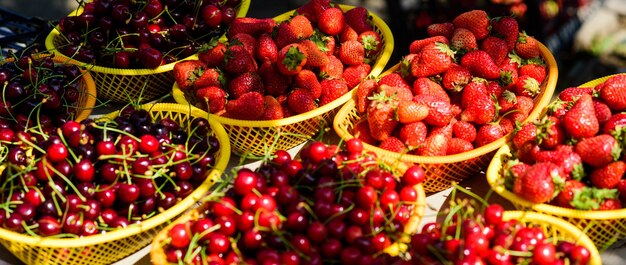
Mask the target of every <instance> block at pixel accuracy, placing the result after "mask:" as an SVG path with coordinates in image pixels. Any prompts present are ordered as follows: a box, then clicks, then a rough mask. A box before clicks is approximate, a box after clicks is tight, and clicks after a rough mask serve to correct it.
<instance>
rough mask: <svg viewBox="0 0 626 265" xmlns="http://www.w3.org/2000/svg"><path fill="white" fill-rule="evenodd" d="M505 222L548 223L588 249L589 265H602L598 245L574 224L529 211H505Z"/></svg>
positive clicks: (503, 217)
mask: <svg viewBox="0 0 626 265" xmlns="http://www.w3.org/2000/svg"><path fill="white" fill-rule="evenodd" d="M502 219H503V220H505V221H506V220H520V221H522V220H523V221H530V222H535V223H547V224H549V225H550V226H554V227H555V228H556V229H558V230H559V231H564V232H565V234H566V235H567V236H568V238H569V237H571V238H569V239H571V240H575V242H576V243H577V244H580V245H582V246H584V247H586V248H587V249H588V250H589V252H590V254H591V259H590V260H589V265H600V264H602V259H601V257H600V253H599V251H598V248H596V245H595V244H594V243H593V241H592V240H591V238H589V236H587V235H586V234H585V233H584V232H583V231H581V230H580V229H578V227H576V226H574V225H573V224H570V223H568V222H567V221H565V220H563V219H561V218H558V217H554V216H550V215H547V214H542V213H537V212H529V211H505V212H504V214H503V216H502Z"/></svg>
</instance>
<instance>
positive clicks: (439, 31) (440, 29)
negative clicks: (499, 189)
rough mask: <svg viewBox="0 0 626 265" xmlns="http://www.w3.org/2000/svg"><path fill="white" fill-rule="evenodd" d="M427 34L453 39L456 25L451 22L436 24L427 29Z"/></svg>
mask: <svg viewBox="0 0 626 265" xmlns="http://www.w3.org/2000/svg"><path fill="white" fill-rule="evenodd" d="M426 32H427V33H428V36H431V37H434V36H443V37H446V38H447V39H450V38H452V33H453V32H454V25H453V24H452V23H450V22H444V23H435V24H430V25H429V26H428V28H426Z"/></svg>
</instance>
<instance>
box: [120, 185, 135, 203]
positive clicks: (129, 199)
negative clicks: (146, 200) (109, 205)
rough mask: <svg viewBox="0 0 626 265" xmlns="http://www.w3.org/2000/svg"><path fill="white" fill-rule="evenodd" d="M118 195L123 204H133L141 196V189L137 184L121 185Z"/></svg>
mask: <svg viewBox="0 0 626 265" xmlns="http://www.w3.org/2000/svg"><path fill="white" fill-rule="evenodd" d="M116 193H117V196H116V197H117V198H118V199H119V200H120V201H121V202H123V203H133V202H135V201H136V200H137V199H138V198H139V195H140V192H139V187H138V186H137V184H135V183H120V184H119V188H118V189H117V192H116Z"/></svg>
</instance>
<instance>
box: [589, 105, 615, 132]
mask: <svg viewBox="0 0 626 265" xmlns="http://www.w3.org/2000/svg"><path fill="white" fill-rule="evenodd" d="M593 109H594V110H595V111H596V118H597V119H598V123H599V124H600V126H602V125H603V124H604V123H605V122H607V121H608V120H609V119H610V118H611V116H613V113H612V112H611V108H610V107H609V106H608V105H607V104H604V103H603V102H601V101H599V100H594V101H593Z"/></svg>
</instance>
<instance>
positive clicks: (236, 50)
mask: <svg viewBox="0 0 626 265" xmlns="http://www.w3.org/2000/svg"><path fill="white" fill-rule="evenodd" d="M224 56H225V64H224V71H226V72H227V73H229V74H232V75H240V74H243V73H247V72H255V71H256V70H257V68H258V65H257V63H256V60H254V57H253V56H252V55H250V53H248V51H246V49H245V48H244V47H243V46H241V45H234V46H229V47H228V49H227V50H226V52H225V53H224Z"/></svg>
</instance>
